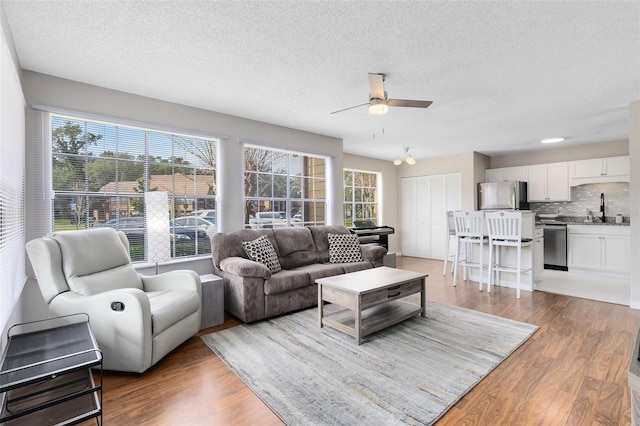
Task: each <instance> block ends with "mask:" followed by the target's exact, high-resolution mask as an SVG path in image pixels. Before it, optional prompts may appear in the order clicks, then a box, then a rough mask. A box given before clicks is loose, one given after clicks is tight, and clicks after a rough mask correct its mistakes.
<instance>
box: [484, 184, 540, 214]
mask: <svg viewBox="0 0 640 426" xmlns="http://www.w3.org/2000/svg"><path fill="white" fill-rule="evenodd" d="M478 210H529V202H528V196H527V182H520V181H508V182H487V183H479V184H478Z"/></svg>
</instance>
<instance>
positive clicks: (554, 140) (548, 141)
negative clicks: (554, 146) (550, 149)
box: [540, 138, 564, 143]
mask: <svg viewBox="0 0 640 426" xmlns="http://www.w3.org/2000/svg"><path fill="white" fill-rule="evenodd" d="M563 140H564V138H549V139H542V140H541V141H540V142H541V143H558V142H562V141H563Z"/></svg>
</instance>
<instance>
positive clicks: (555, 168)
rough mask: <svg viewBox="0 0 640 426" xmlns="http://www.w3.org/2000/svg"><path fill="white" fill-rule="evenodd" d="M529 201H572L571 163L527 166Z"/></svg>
mask: <svg viewBox="0 0 640 426" xmlns="http://www.w3.org/2000/svg"><path fill="white" fill-rule="evenodd" d="M527 176H528V179H529V180H528V181H527V182H528V184H527V189H528V192H529V202H547V201H571V190H570V187H569V164H568V163H550V164H537V165H532V166H527Z"/></svg>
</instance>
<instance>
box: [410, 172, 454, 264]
mask: <svg viewBox="0 0 640 426" xmlns="http://www.w3.org/2000/svg"><path fill="white" fill-rule="evenodd" d="M461 208H462V177H461V174H460V173H448V174H442V175H432V176H417V177H407V178H402V228H401V229H402V232H401V235H402V254H403V255H404V256H415V257H426V258H430V259H444V258H445V257H446V255H447V253H446V251H447V239H448V238H449V227H448V224H447V211H448V210H460V209H461Z"/></svg>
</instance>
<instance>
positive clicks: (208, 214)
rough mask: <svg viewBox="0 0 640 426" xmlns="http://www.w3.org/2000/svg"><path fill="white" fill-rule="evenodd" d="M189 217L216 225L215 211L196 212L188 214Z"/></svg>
mask: <svg viewBox="0 0 640 426" xmlns="http://www.w3.org/2000/svg"><path fill="white" fill-rule="evenodd" d="M189 216H195V217H199V218H202V219H204V220H206V221H208V222H211V223H213V224H215V223H216V211H215V210H196V211H194V212H191V213H189Z"/></svg>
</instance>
